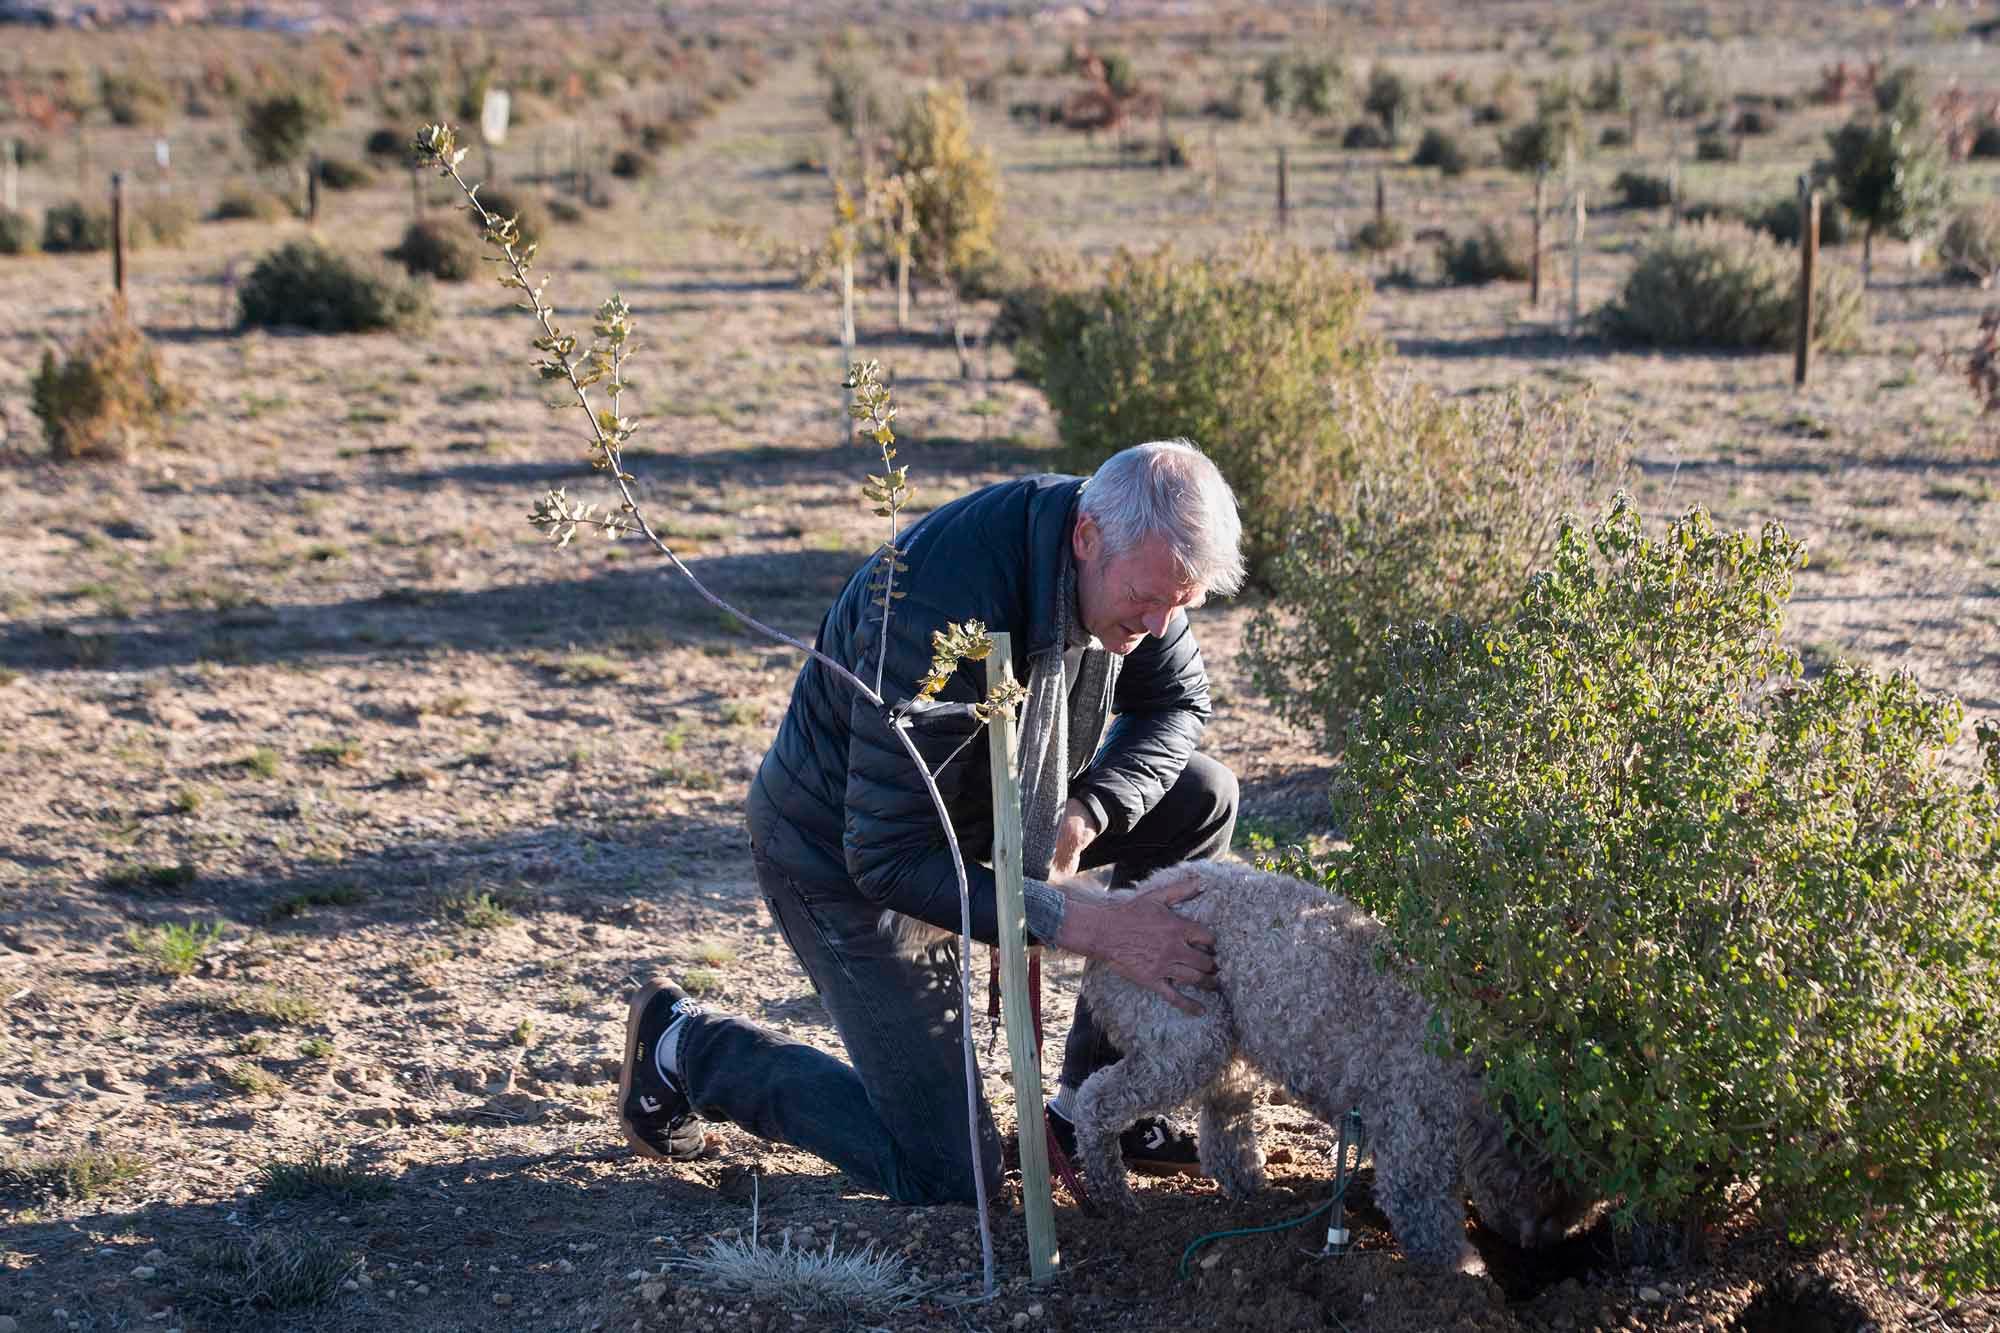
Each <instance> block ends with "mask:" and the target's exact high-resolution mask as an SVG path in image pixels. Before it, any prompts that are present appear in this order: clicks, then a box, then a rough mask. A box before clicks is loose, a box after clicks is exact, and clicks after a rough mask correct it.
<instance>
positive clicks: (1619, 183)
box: [1611, 168, 1674, 208]
mask: <svg viewBox="0 0 2000 1333" xmlns="http://www.w3.org/2000/svg"><path fill="white" fill-rule="evenodd" d="M1611 189H1612V191H1613V192H1614V193H1616V194H1617V196H1618V203H1619V205H1620V206H1621V207H1624V208H1665V207H1666V206H1667V205H1668V204H1670V203H1672V202H1673V201H1674V188H1673V182H1671V181H1669V180H1668V179H1667V178H1666V177H1665V176H1656V175H1654V174H1653V173H1651V172H1648V171H1633V170H1631V169H1629V168H1628V169H1627V170H1624V171H1621V172H1619V173H1618V178H1617V179H1616V180H1614V181H1612V182H1611Z"/></svg>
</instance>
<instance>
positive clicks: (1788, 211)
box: [1749, 194, 1848, 245]
mask: <svg viewBox="0 0 2000 1333" xmlns="http://www.w3.org/2000/svg"><path fill="white" fill-rule="evenodd" d="M1749 222H1750V225H1751V226H1753V227H1755V228H1756V229H1757V230H1758V231H1761V232H1767V233H1769V235H1770V237H1771V239H1772V240H1774V241H1777V242H1778V243H1779V244H1781V245H1797V244H1798V243H1799V231H1800V230H1801V228H1800V225H1799V197H1798V196H1797V195H1795V194H1781V195H1779V196H1778V197H1777V198H1776V199H1773V200H1772V201H1771V202H1770V203H1768V204H1766V205H1765V206H1764V207H1763V208H1762V209H1760V210H1758V212H1757V213H1755V214H1754V215H1752V216H1751V218H1750V219H1749ZM1847 232H1848V228H1847V213H1846V211H1845V210H1844V209H1842V208H1841V206H1840V201H1839V200H1837V199H1821V200H1820V201H1819V243H1820V244H1821V245H1845V244H1846V243H1847Z"/></svg>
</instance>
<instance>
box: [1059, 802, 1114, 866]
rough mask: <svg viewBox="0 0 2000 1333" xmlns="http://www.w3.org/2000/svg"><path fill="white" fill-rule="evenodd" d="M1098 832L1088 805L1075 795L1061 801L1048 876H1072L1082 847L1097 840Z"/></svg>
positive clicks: (1079, 859)
mask: <svg viewBox="0 0 2000 1333" xmlns="http://www.w3.org/2000/svg"><path fill="white" fill-rule="evenodd" d="M1099 832H1101V830H1100V829H1099V828H1098V827H1097V821H1096V820H1094V819H1092V818H1091V817H1090V807H1089V806H1087V805H1085V804H1084V803H1083V802H1082V801H1079V800H1077V799H1076V798H1075V797H1071V798H1070V799H1069V800H1067V801H1065V802H1063V812H1062V823H1061V824H1059V825H1057V826H1056V850H1055V854H1054V855H1053V856H1052V857H1050V858H1049V878H1050V879H1072V878H1074V877H1075V876H1076V870H1077V862H1078V861H1081V860H1082V859H1083V849H1084V848H1086V847H1088V846H1090V844H1091V843H1093V842H1095V841H1097V835H1098V833H1099Z"/></svg>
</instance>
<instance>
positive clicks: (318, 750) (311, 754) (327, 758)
mask: <svg viewBox="0 0 2000 1333" xmlns="http://www.w3.org/2000/svg"><path fill="white" fill-rule="evenodd" d="M305 757H306V758H307V759H310V760H312V761H313V762H314V763H319V764H331V765H333V766H335V767H337V768H352V767H354V766H355V765H356V764H358V763H360V762H361V757H362V749H361V742H360V741H356V740H336V741H318V742H315V743H314V744H312V745H308V746H307V747H306V751H305Z"/></svg>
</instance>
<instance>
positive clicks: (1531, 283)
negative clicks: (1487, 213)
mask: <svg viewBox="0 0 2000 1333" xmlns="http://www.w3.org/2000/svg"><path fill="white" fill-rule="evenodd" d="M1548 176H1549V169H1548V168H1547V167H1545V166H1542V167H1536V168H1535V226H1534V232H1533V234H1532V236H1531V237H1530V239H1529V245H1528V248H1529V250H1530V251H1532V257H1531V262H1530V263H1529V265H1528V305H1529V306H1530V308H1532V309H1535V310H1539V309H1541V308H1542V187H1543V185H1544V184H1545V183H1546V182H1547V180H1548Z"/></svg>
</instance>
